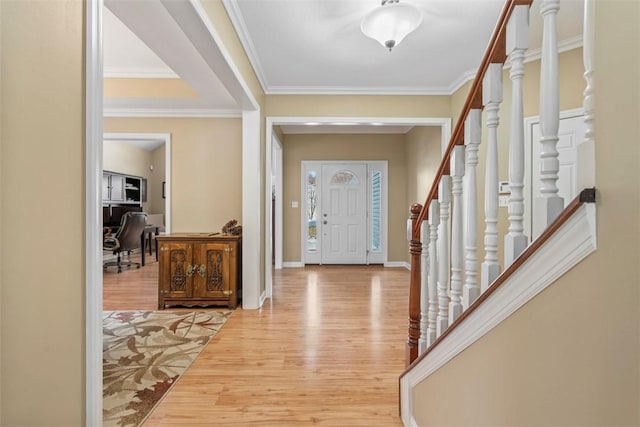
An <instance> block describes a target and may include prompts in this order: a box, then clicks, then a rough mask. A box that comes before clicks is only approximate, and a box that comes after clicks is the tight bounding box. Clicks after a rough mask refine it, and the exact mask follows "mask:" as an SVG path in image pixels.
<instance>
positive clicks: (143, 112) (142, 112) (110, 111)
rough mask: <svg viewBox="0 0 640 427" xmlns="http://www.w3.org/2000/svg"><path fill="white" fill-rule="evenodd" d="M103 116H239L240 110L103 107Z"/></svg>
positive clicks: (240, 114)
mask: <svg viewBox="0 0 640 427" xmlns="http://www.w3.org/2000/svg"><path fill="white" fill-rule="evenodd" d="M104 117H146V118H154V117H172V118H240V117H242V111H240V110H216V109H210V108H133V107H105V108H104Z"/></svg>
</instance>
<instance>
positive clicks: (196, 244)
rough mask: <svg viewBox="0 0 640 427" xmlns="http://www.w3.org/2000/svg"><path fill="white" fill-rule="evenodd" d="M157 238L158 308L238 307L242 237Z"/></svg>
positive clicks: (203, 234)
mask: <svg viewBox="0 0 640 427" xmlns="http://www.w3.org/2000/svg"><path fill="white" fill-rule="evenodd" d="M156 238H157V239H158V254H159V259H158V261H159V264H160V265H159V269H160V270H159V275H158V309H160V310H163V309H164V308H165V307H167V306H170V305H184V306H189V307H191V306H209V305H226V306H228V307H229V308H235V307H236V305H237V304H238V300H239V298H240V295H239V292H240V290H241V289H242V279H241V275H242V268H241V261H242V237H241V236H223V235H211V234H210V233H198V234H196V233H188V234H169V235H164V236H158V237H156Z"/></svg>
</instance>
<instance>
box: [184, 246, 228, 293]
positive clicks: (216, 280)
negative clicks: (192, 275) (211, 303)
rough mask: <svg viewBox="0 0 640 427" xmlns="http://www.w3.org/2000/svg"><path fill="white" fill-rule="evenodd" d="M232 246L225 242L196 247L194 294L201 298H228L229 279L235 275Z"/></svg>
mask: <svg viewBox="0 0 640 427" xmlns="http://www.w3.org/2000/svg"><path fill="white" fill-rule="evenodd" d="M234 246H235V245H234V244H230V243H227V242H216V243H201V244H199V245H196V248H195V249H194V250H195V251H196V254H194V255H195V257H196V259H197V260H198V269H197V272H196V275H197V278H196V284H195V288H196V290H195V292H196V295H197V296H198V297H203V298H229V296H230V295H231V292H232V290H231V289H230V288H231V287H230V278H231V277H234V276H232V274H236V272H235V271H233V272H232V271H231V269H232V268H233V269H234V270H235V264H234V263H232V262H231V259H232V257H233V259H235V252H234Z"/></svg>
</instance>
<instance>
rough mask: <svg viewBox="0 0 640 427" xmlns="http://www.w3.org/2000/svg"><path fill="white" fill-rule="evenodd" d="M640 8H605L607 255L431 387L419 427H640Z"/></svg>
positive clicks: (600, 177)
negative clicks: (639, 142)
mask: <svg viewBox="0 0 640 427" xmlns="http://www.w3.org/2000/svg"><path fill="white" fill-rule="evenodd" d="M639 5H640V4H639V3H637V2H628V1H608V2H597V5H596V6H597V7H596V22H595V27H596V28H597V29H598V34H597V40H596V62H595V69H596V75H597V86H596V87H597V104H596V169H597V188H598V199H599V201H598V203H597V207H598V249H597V252H596V253H594V254H593V255H591V256H589V257H588V258H587V259H586V260H584V261H583V262H582V263H581V264H579V265H578V266H577V267H576V268H574V269H573V270H571V271H570V272H568V273H567V274H566V275H565V276H563V277H562V278H561V279H560V280H559V281H558V282H557V283H556V284H554V285H552V286H551V287H549V288H548V289H547V290H545V291H544V292H543V293H542V294H540V295H539V296H537V297H536V298H534V300H532V301H531V302H530V303H529V304H527V305H526V306H525V307H523V308H522V309H520V310H518V311H517V312H516V313H515V314H514V315H512V316H511V317H510V318H509V319H508V320H507V321H505V322H503V323H502V324H500V325H499V326H498V327H497V328H495V329H494V330H493V331H491V332H490V333H489V334H488V335H487V336H485V337H484V338H482V339H481V340H480V341H478V342H477V343H475V344H474V345H472V346H471V347H470V348H468V349H467V350H465V351H464V352H463V353H461V354H460V355H458V356H457V357H456V358H455V359H453V360H452V361H451V362H449V363H448V364H447V365H445V367H444V368H442V369H441V370H439V371H438V372H437V373H435V374H434V375H432V376H431V377H430V378H428V379H427V380H426V381H424V382H423V383H421V384H420V385H419V386H418V387H417V388H416V390H415V391H414V399H416V402H417V404H416V405H415V408H416V412H415V416H416V420H417V422H418V425H420V426H429V425H434V426H436V425H437V426H446V425H455V426H461V425H470V424H474V425H491V426H501V425H504V426H507V425H508V426H511V425H531V426H534V425H558V426H559V425H580V426H587V425H589V426H605V425H606V426H632V425H634V426H637V425H639V424H640V412H639V411H640V395H639V390H640V371H639V370H640V357H639V354H640V342H639V341H640V339H639V337H640V314H639V312H640V294H639V290H638V283H640V272H639V267H638V266H639V264H640V263H639V262H638V260H639V259H640V248H639V240H638V238H637V236H638V235H640V220H639V218H640V200H639V194H640V175H639V172H638V167H637V164H638V162H639V161H640V153H639V146H638V140H639V139H640V129H639V125H638V117H640V111H639V108H638V99H639V98H640V88H639V85H638V75H640V67H639V64H638V61H639V55H638V52H640V44H639V40H640V33H639V31H638V28H640V7H639ZM622 47H624V52H626V53H627V54H629V55H625V54H622ZM563 108H565V107H563Z"/></svg>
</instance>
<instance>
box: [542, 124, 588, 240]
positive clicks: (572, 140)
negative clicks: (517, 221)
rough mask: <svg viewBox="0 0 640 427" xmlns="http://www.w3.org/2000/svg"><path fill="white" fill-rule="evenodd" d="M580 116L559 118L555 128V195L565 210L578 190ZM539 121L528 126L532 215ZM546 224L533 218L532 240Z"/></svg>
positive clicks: (582, 127) (581, 135)
mask: <svg viewBox="0 0 640 427" xmlns="http://www.w3.org/2000/svg"><path fill="white" fill-rule="evenodd" d="M584 131H585V126H584V116H583V115H579V116H572V117H566V118H561V119H560V127H559V128H558V137H559V140H558V145H557V150H558V160H559V162H560V170H559V172H558V195H559V196H560V197H562V198H563V199H564V205H565V207H566V206H567V204H568V203H569V202H571V201H572V200H573V199H574V198H575V197H576V196H577V195H578V192H579V191H580V190H581V189H579V188H577V171H576V167H577V162H578V143H580V142H581V141H583V140H584ZM540 136H541V135H540V121H538V122H535V123H533V125H532V127H531V141H532V159H533V164H532V171H533V173H532V182H531V188H532V190H533V200H532V203H531V210H530V212H536V210H535V209H536V206H535V205H536V203H537V198H538V197H539V195H540V187H541V182H540V165H539V160H536V159H540V151H541V150H542V144H540ZM545 228H546V225H544V224H537V222H536V218H533V230H532V236H533V238H536V237H537V236H538V235H539V234H540V233H541V230H544V229H545Z"/></svg>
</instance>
